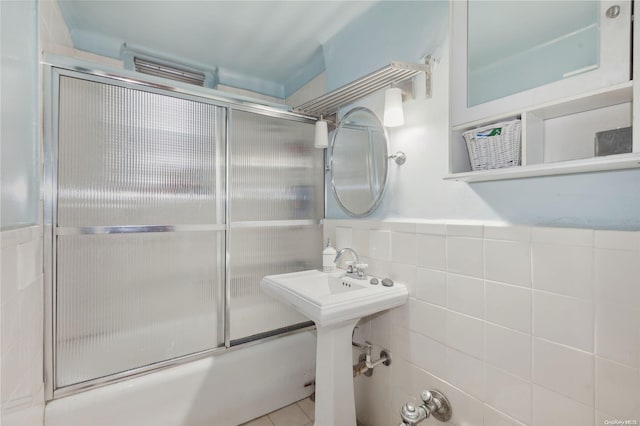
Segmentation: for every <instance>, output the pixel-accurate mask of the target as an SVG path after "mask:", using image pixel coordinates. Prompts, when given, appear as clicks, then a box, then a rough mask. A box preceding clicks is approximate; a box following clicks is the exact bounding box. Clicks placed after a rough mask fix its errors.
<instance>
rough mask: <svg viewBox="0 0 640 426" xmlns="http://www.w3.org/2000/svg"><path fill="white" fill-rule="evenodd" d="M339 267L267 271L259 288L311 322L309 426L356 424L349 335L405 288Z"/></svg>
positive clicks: (402, 297) (400, 300) (399, 300)
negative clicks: (311, 410)
mask: <svg viewBox="0 0 640 426" xmlns="http://www.w3.org/2000/svg"><path fill="white" fill-rule="evenodd" d="M371 278H372V277H368V278H367V279H366V280H359V279H356V278H352V277H349V276H346V275H345V271H338V272H332V273H326V272H321V271H303V272H294V273H290V274H281V275H269V276H267V277H264V278H263V279H262V281H261V282H260V287H261V288H262V290H263V291H264V292H265V293H267V294H269V295H271V296H273V297H274V298H276V299H278V300H279V301H281V302H284V303H286V304H288V305H290V306H293V308H294V309H296V310H297V311H298V312H300V313H301V314H303V315H305V316H306V317H307V318H309V319H311V320H313V322H315V323H316V330H317V336H318V337H317V343H316V404H315V405H316V416H315V423H314V424H315V426H335V425H341V426H356V409H355V399H354V395H353V370H352V357H353V354H352V349H351V336H352V333H353V327H355V325H356V324H357V323H358V321H359V320H360V318H362V317H364V316H367V315H371V314H375V313H376V312H380V311H384V310H385V309H389V308H394V307H396V306H400V305H402V304H404V303H405V302H406V301H407V298H408V296H409V293H408V292H407V288H406V287H405V286H404V285H403V284H394V285H393V286H390V287H386V286H383V285H382V284H381V280H380V279H378V280H377V282H378V284H375V285H374V284H371V281H370V279H371Z"/></svg>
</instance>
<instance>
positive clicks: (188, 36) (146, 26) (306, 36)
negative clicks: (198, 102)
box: [59, 0, 376, 98]
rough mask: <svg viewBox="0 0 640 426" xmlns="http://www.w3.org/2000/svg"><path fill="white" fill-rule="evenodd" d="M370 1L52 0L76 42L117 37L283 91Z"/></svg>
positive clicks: (237, 83) (102, 48) (297, 83)
mask: <svg viewBox="0 0 640 426" xmlns="http://www.w3.org/2000/svg"><path fill="white" fill-rule="evenodd" d="M375 3H376V1H213V0H205V1H181V0H173V1H156V0H146V1H145V0H126V1H123V0H119V1H115V0H111V1H104V0H91V1H89V0H59V4H60V9H61V11H62V14H63V16H64V19H65V22H66V24H67V26H68V28H69V32H70V33H71V38H72V39H73V43H74V45H75V47H76V48H77V49H81V50H86V51H89V52H93V53H96V54H100V55H104V56H108V57H112V58H121V55H122V49H123V45H125V44H126V46H127V47H128V48H131V49H134V50H139V51H141V52H143V53H147V54H151V55H154V56H159V57H161V58H163V59H167V60H172V61H175V62H181V63H184V64H186V65H190V66H195V67H199V68H207V69H209V70H216V69H217V71H218V74H219V78H220V83H222V84H226V85H230V86H234V87H240V88H243V89H248V90H253V91H257V92H260V93H264V94H267V95H271V96H276V97H279V98H284V97H286V96H288V95H289V94H291V93H292V92H293V91H295V90H296V89H298V88H299V87H301V86H302V85H303V84H305V83H306V82H308V81H309V80H310V79H312V78H313V77H315V76H316V75H318V74H319V73H320V72H322V71H323V70H324V56H323V53H322V45H323V44H324V43H325V42H327V41H328V40H329V39H330V38H331V37H332V36H334V35H335V34H336V33H338V32H339V31H340V30H341V29H343V28H344V27H346V26H347V25H349V23H351V22H352V21H353V20H355V19H357V18H358V17H360V16H361V15H362V14H363V13H364V12H366V11H367V10H368V9H369V8H370V7H371V6H373V5H374V4H375Z"/></svg>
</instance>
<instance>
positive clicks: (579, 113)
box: [444, 81, 640, 182]
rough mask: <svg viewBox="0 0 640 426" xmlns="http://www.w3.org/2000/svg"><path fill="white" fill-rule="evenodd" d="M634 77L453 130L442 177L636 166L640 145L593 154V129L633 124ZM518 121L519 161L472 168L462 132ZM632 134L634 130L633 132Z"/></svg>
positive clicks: (479, 177)
mask: <svg viewBox="0 0 640 426" xmlns="http://www.w3.org/2000/svg"><path fill="white" fill-rule="evenodd" d="M633 89H634V88H633V81H627V82H624V83H620V84H617V85H614V86H611V87H609V88H605V89H598V90H595V91H592V92H589V93H584V94H582V95H579V96H573V97H568V98H563V99H559V100H557V101H554V102H549V103H546V104H542V105H536V106H533V107H530V108H527V109H522V110H519V111H511V112H509V113H507V114H502V115H499V116H494V117H489V118H486V119H483V120H478V121H474V122H471V123H466V124H464V125H459V126H455V127H453V128H452V129H451V139H450V160H449V161H450V164H449V166H450V167H449V174H448V175H447V176H445V177H444V179H445V180H459V181H465V182H482V181H492V180H502V179H518V178H528V177H535V176H551V175H561V174H571V173H586V172H598V171H605V170H620V169H631V168H639V167H640V143H638V141H639V138H638V137H637V135H635V134H634V138H633V139H634V143H633V148H632V152H631V153H627V154H618V155H609V156H602V157H595V156H594V137H595V133H596V132H599V131H603V130H610V129H615V128H621V127H627V126H631V125H632V122H633V114H632V111H633ZM514 118H520V119H521V120H522V138H521V139H522V165H521V166H515V167H509V168H503V169H492V170H477V171H472V170H471V165H470V163H469V155H468V152H467V147H466V143H465V140H464V137H463V133H464V132H465V131H467V130H471V129H475V128H478V127H481V126H484V125H487V124H491V123H498V122H501V121H508V120H512V119H514ZM634 133H635V132H634Z"/></svg>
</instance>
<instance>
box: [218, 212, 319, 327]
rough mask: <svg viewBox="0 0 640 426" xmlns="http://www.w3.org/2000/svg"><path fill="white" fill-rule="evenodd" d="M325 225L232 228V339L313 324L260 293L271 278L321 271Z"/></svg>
mask: <svg viewBox="0 0 640 426" xmlns="http://www.w3.org/2000/svg"><path fill="white" fill-rule="evenodd" d="M321 247H322V226H320V225H313V226H301V227H267V228H239V229H233V228H232V229H231V318H230V322H231V339H232V340H233V339H239V338H242V337H247V336H252V335H254V334H258V333H262V332H265V331H269V330H274V329H277V328H281V327H286V326H288V325H292V324H296V323H300V322H305V321H308V319H307V318H305V317H304V316H302V315H300V314H298V313H297V312H296V311H294V310H293V309H291V308H289V307H288V306H285V305H284V304H281V303H280V302H278V301H276V300H275V299H273V298H271V297H270V296H267V295H265V294H264V293H262V291H261V290H260V280H261V279H262V277H264V276H265V275H271V274H282V273H285V272H296V271H304V270H308V269H317V268H320V265H321Z"/></svg>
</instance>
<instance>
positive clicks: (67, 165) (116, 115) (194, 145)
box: [45, 68, 324, 397]
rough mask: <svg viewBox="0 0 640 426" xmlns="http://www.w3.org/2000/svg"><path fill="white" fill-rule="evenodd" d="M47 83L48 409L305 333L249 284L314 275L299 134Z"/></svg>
mask: <svg viewBox="0 0 640 426" xmlns="http://www.w3.org/2000/svg"><path fill="white" fill-rule="evenodd" d="M51 77H52V81H51V82H50V83H49V82H47V85H49V84H50V88H51V94H52V98H51V102H48V103H47V105H48V107H47V108H49V109H51V111H50V114H49V113H48V112H47V111H45V112H46V113H47V117H51V123H50V124H48V125H47V126H46V130H47V132H48V133H50V135H51V136H50V137H49V136H48V139H47V141H48V142H47V145H46V151H47V152H46V154H47V160H46V162H45V163H46V164H45V171H46V173H45V183H46V187H47V188H48V189H47V190H45V224H46V226H47V228H48V226H49V225H51V231H50V232H46V233H45V240H46V242H45V250H46V256H47V257H46V259H47V264H50V265H51V266H50V271H48V269H49V268H45V269H46V271H47V272H46V275H47V279H48V284H50V287H49V289H50V291H48V296H47V297H48V298H49V299H50V302H51V303H50V304H48V305H47V306H50V307H51V308H50V309H51V315H49V316H48V323H49V324H50V325H51V333H50V334H49V335H47V344H46V345H45V346H46V348H47V351H48V352H49V353H48V354H47V357H46V361H47V363H46V366H47V367H46V371H47V386H48V388H47V394H48V397H55V396H58V395H65V394H70V393H74V392H76V391H78V390H80V389H85V388H90V387H92V386H95V385H97V384H101V383H107V382H109V381H111V380H113V379H116V378H121V377H125V376H128V375H131V374H133V373H137V372H143V371H147V370H149V369H152V368H156V367H159V366H166V365H171V364H174V363H177V362H181V361H183V360H186V359H193V357H194V356H196V354H200V355H199V356H206V355H208V354H210V353H211V352H212V351H213V350H215V349H219V350H224V348H226V347H228V346H233V345H237V344H241V343H243V342H246V341H249V340H255V339H259V338H263V337H266V336H269V335H272V334H277V333H280V332H283V331H287V330H291V329H294V328H299V327H301V326H304V325H305V324H308V321H307V319H306V318H304V317H303V316H301V315H299V314H297V313H296V312H295V311H294V310H293V309H291V308H289V307H288V306H285V305H283V304H280V303H279V302H276V301H274V300H273V299H271V298H269V297H268V296H266V295H263V294H262V292H261V291H260V286H259V283H260V280H261V279H262V277H263V276H265V275H269V274H281V273H285V272H293V271H300V270H304V269H314V268H319V267H320V261H321V255H320V253H321V248H322V241H321V240H322V226H321V219H322V217H323V213H324V157H323V152H322V150H316V149H314V148H313V133H314V126H313V121H312V120H309V119H306V118H304V117H300V116H295V115H293V114H289V113H286V112H282V111H278V110H269V109H265V108H263V107H257V108H256V107H255V106H251V105H246V104H242V105H239V104H235V103H233V102H231V101H224V100H220V99H213V98H209V97H207V94H206V93H203V94H202V96H199V95H198V94H193V93H190V94H186V93H180V91H178V90H176V91H174V92H171V91H169V90H166V89H167V87H155V86H153V85H152V84H149V85H142V84H138V83H136V82H133V81H131V80H129V79H117V78H115V79H114V78H107V77H104V76H101V75H95V74H91V73H89V72H88V73H85V72H78V71H73V70H66V69H65V70H62V69H57V68H56V69H51ZM49 181H50V182H49ZM49 337H50V339H49Z"/></svg>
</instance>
